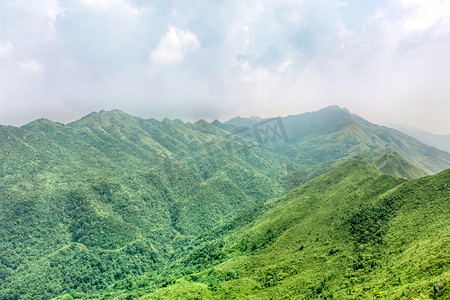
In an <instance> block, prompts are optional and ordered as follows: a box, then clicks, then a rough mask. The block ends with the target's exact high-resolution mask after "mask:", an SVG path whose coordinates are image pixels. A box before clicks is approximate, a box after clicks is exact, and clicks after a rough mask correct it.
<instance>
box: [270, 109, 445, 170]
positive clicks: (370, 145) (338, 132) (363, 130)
mask: <svg viewBox="0 0 450 300" xmlns="http://www.w3.org/2000/svg"><path fill="white" fill-rule="evenodd" d="M281 120H282V123H283V125H284V128H285V130H286V135H287V136H288V137H289V142H287V143H283V142H281V143H278V144H277V146H276V147H273V148H272V150H273V151H275V152H277V153H281V154H283V155H285V156H287V157H289V158H290V159H291V160H292V161H294V162H296V163H298V164H300V165H302V166H305V167H310V166H317V165H318V164H324V163H325V164H327V163H333V162H335V161H336V160H339V159H341V158H345V157H352V156H353V155H355V154H357V153H359V152H361V151H365V150H370V149H384V150H386V151H395V152H397V153H398V154H399V155H401V156H402V157H404V158H405V159H406V160H408V161H409V162H410V163H412V164H414V165H415V166H417V167H418V168H419V169H421V170H423V171H425V172H426V173H427V174H435V173H437V172H440V171H442V170H445V169H447V168H449V167H450V153H448V152H445V151H441V150H438V149H436V148H433V147H430V146H428V145H426V144H424V143H422V142H420V141H418V140H416V139H414V138H412V137H410V136H408V135H406V134H404V133H401V132H398V131H397V130H394V129H391V128H387V127H383V126H378V125H375V124H372V123H370V122H368V121H366V120H364V119H363V118H361V117H359V116H357V115H354V114H352V113H350V112H349V111H348V110H347V109H345V108H340V107H338V106H330V107H327V108H324V109H321V110H319V111H316V112H311V113H305V114H300V115H292V116H287V117H283V118H281Z"/></svg>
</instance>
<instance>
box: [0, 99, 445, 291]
mask: <svg viewBox="0 0 450 300" xmlns="http://www.w3.org/2000/svg"><path fill="white" fill-rule="evenodd" d="M238 121H239V122H236V120H235V121H233V120H230V121H229V122H225V123H221V122H219V121H217V120H216V121H214V122H211V123H209V122H207V121H204V120H200V121H198V122H196V123H189V122H187V123H185V122H182V121H180V120H169V119H164V120H162V121H157V120H155V119H148V120H145V119H141V118H138V117H134V116H131V115H128V114H126V113H124V112H121V111H118V110H114V111H101V112H99V113H92V114H90V115H88V116H86V117H84V118H82V119H80V120H78V121H75V122H73V123H69V124H66V125H64V124H59V123H55V122H52V121H49V120H46V119H40V120H37V121H34V122H32V123H29V124H27V125H24V126H22V127H13V126H0V210H1V212H2V213H1V214H0V299H52V298H57V299H89V298H91V299H134V298H143V299H176V298H181V299H184V298H186V299H246V298H255V299H279V298H286V299H288V298H300V299H301V298H305V299H309V298H311V299H315V298H321V299H365V298H367V299H427V298H434V299H438V298H440V299H447V298H449V297H450V294H449V290H450V287H449V286H448V283H447V279H449V277H450V276H449V275H450V273H449V272H450V269H449V264H450V253H449V251H448V249H450V245H449V242H450V236H449V232H450V231H449V229H450V220H449V218H448V215H450V211H449V210H450V206H449V203H450V202H449V201H450V193H449V192H450V172H449V170H448V169H449V168H450V153H448V152H445V151H441V150H439V149H437V148H434V147H430V146H427V145H425V144H423V143H421V142H419V141H417V140H416V139H414V138H411V137H409V136H407V135H405V134H403V133H401V132H399V131H396V130H394V129H390V128H387V127H382V126H378V125H375V124H372V123H369V122H368V121H366V120H364V119H362V118H361V117H359V116H357V115H354V114H351V113H350V112H349V111H348V110H346V109H341V108H339V107H337V106H331V107H328V108H325V109H322V110H319V111H317V112H313V113H306V114H301V115H293V116H288V117H283V118H273V119H265V120H262V119H258V120H255V119H246V120H243V119H242V118H241V119H239V120H238ZM436 285H438V286H437V287H438V291H437V292H436V291H435V286H436Z"/></svg>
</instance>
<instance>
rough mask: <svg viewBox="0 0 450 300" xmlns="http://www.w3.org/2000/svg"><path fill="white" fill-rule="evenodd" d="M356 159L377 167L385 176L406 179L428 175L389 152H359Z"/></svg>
mask: <svg viewBox="0 0 450 300" xmlns="http://www.w3.org/2000/svg"><path fill="white" fill-rule="evenodd" d="M354 158H357V159H360V160H364V161H367V162H368V163H370V164H371V165H373V166H375V167H377V169H378V170H380V171H381V172H383V173H384V174H389V175H392V176H395V177H402V178H406V179H415V178H420V177H424V176H426V175H427V174H426V173H425V172H424V171H422V170H420V169H419V168H417V167H416V166H415V165H413V164H411V163H410V162H409V161H407V160H406V159H404V158H403V157H401V156H400V155H399V154H398V153H396V152H388V151H385V150H381V149H371V150H366V151H362V152H359V153H358V154H357V155H355V156H354Z"/></svg>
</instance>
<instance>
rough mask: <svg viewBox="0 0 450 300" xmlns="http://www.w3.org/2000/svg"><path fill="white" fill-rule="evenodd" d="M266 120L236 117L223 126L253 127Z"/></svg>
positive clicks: (252, 117) (254, 117) (253, 117)
mask: <svg viewBox="0 0 450 300" xmlns="http://www.w3.org/2000/svg"><path fill="white" fill-rule="evenodd" d="M262 120H264V119H263V118H260V117H256V116H251V117H250V118H243V117H234V118H232V119H230V120H228V121H226V122H224V123H223V124H226V125H234V126H238V127H239V126H253V125H255V124H257V123H259V122H261V121H262Z"/></svg>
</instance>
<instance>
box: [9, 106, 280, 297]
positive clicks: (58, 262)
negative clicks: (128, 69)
mask: <svg viewBox="0 0 450 300" xmlns="http://www.w3.org/2000/svg"><path fill="white" fill-rule="evenodd" d="M228 135H229V132H226V131H224V130H221V129H219V128H217V127H216V126H213V125H211V124H209V123H207V122H205V121H199V122H197V123H195V124H192V123H183V122H181V121H176V120H175V121H172V120H168V119H165V120H163V121H161V122H159V121H156V120H153V119H150V120H143V119H140V118H136V117H133V116H131V115H128V114H125V113H123V112H121V111H117V110H116V111H111V112H100V113H92V114H90V115H88V116H86V117H84V118H82V119H81V120H78V121H76V122H73V123H70V124H68V125H62V124H58V123H54V122H51V121H49V120H44V119H41V120H37V121H34V122H32V123H30V124H27V125H25V126H22V127H20V128H17V127H11V126H1V127H0V153H1V158H0V191H1V192H0V208H1V211H2V214H0V241H1V242H0V245H1V247H0V257H1V261H0V274H1V275H2V276H0V278H1V279H0V299H4V298H5V297H7V298H8V297H11V298H13V299H14V298H17V297H23V298H28V299H30V298H36V297H38V298H39V297H43V298H49V297H51V296H54V295H58V294H60V293H61V292H62V291H77V290H78V291H80V290H81V291H88V290H96V289H104V288H106V287H107V286H109V285H110V284H112V283H113V282H114V281H116V280H119V279H121V278H126V277H128V276H135V275H139V274H144V273H145V272H148V271H151V270H155V269H161V268H163V266H164V264H165V263H166V262H167V260H168V259H169V258H170V256H171V255H172V254H173V253H174V252H175V251H176V249H177V247H179V246H180V245H183V244H185V243H189V241H190V239H192V236H193V235H198V234H199V233H203V232H205V231H208V230H209V229H211V228H213V227H215V226H218V225H220V224H222V223H223V222H225V221H227V220H229V219H231V218H232V217H234V216H235V215H237V214H239V213H240V212H242V211H244V210H245V209H248V208H250V207H253V206H254V205H255V204H258V203H260V202H261V201H263V200H265V199H268V198H271V197H273V196H276V195H279V194H281V193H282V192H283V188H282V187H281V185H280V184H279V183H278V182H279V178H280V177H281V176H283V175H284V169H283V168H284V163H285V159H284V158H281V157H280V156H279V155H277V154H274V153H271V152H268V151H266V150H264V149H260V148H256V147H254V148H251V149H245V152H244V151H240V150H239V149H240V148H239V146H240V145H239V144H238V142H234V141H231V142H229V143H226V144H225V142H224V137H225V136H228ZM227 146H233V150H234V151H233V152H232V153H230V152H229V151H227ZM111 261H114V262H115V263H114V264H110V263H109V262H111ZM62 274H65V275H64V276H63V275H62ZM68 278H71V279H70V280H68ZM37 279H39V280H37ZM8 299H9V298H8Z"/></svg>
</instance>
